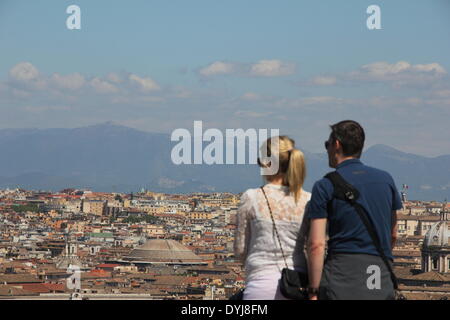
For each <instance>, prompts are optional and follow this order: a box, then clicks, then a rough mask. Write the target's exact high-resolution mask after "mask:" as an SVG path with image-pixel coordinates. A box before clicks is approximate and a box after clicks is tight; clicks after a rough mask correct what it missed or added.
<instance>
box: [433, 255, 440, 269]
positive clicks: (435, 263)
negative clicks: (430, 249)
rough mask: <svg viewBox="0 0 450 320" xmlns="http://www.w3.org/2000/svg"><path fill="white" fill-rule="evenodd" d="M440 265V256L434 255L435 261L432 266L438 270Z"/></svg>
mask: <svg viewBox="0 0 450 320" xmlns="http://www.w3.org/2000/svg"><path fill="white" fill-rule="evenodd" d="M438 266H439V261H438V257H433V261H432V268H433V270H437V269H438Z"/></svg>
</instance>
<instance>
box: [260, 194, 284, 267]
mask: <svg viewBox="0 0 450 320" xmlns="http://www.w3.org/2000/svg"><path fill="white" fill-rule="evenodd" d="M261 190H262V193H263V195H264V198H266V202H267V207H268V208H269V212H270V218H272V225H273V229H274V230H275V234H276V235H277V239H278V243H279V244H280V249H281V254H282V255H283V260H284V264H285V265H286V268H289V267H288V264H287V261H286V256H285V255H284V250H283V246H282V245H281V240H280V236H279V235H278V230H277V226H276V225H275V219H274V218H273V214H272V209H271V208H270V204H269V199H268V198H267V195H266V191H265V190H264V187H261Z"/></svg>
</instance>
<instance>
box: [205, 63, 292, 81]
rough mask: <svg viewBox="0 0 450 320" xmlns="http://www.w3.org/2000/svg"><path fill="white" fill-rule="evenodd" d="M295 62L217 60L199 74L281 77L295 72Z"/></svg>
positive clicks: (207, 75) (206, 75) (208, 75)
mask: <svg viewBox="0 0 450 320" xmlns="http://www.w3.org/2000/svg"><path fill="white" fill-rule="evenodd" d="M295 69H296V65H295V64H294V63H289V62H283V61H281V60H277V59H273V60H260V61H258V62H256V63H238V62H224V61H216V62H213V63H211V64H209V65H208V66H206V67H203V68H201V69H200V70H199V74H200V75H202V76H205V77H210V76H216V75H226V74H234V75H239V76H252V77H279V76H287V75H290V74H293V73H294V72H295Z"/></svg>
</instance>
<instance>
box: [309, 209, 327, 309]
mask: <svg viewBox="0 0 450 320" xmlns="http://www.w3.org/2000/svg"><path fill="white" fill-rule="evenodd" d="M326 226H327V219H326V218H321V219H311V225H310V230H309V237H308V244H307V252H308V274H309V275H308V276H309V286H310V287H311V288H316V289H318V288H319V285H320V279H321V277H322V269H323V261H324V256H325V244H326ZM310 299H311V300H317V295H316V294H315V295H310Z"/></svg>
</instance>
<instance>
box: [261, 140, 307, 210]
mask: <svg viewBox="0 0 450 320" xmlns="http://www.w3.org/2000/svg"><path fill="white" fill-rule="evenodd" d="M276 145H278V153H279V155H278V157H277V155H276V154H275V155H274V156H275V157H276V158H277V159H278V163H279V167H278V172H277V173H276V174H274V175H272V176H266V180H270V177H275V176H282V177H283V184H284V185H286V186H288V187H289V191H290V192H291V193H292V194H293V195H294V198H295V202H297V201H298V200H299V198H300V193H301V190H302V186H303V183H304V182H305V177H306V164H305V157H304V155H303V152H302V151H300V150H299V149H296V148H295V141H294V140H293V139H291V138H289V137H288V136H278V137H271V138H269V139H267V141H266V142H265V143H264V144H263V146H262V148H265V147H266V148H267V156H269V157H271V156H272V155H273V154H274V153H275V152H276V151H277V150H276V149H277V148H276ZM258 160H259V159H258ZM258 163H259V165H260V166H262V167H264V166H265V165H264V164H262V163H261V162H260V161H258Z"/></svg>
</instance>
